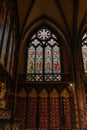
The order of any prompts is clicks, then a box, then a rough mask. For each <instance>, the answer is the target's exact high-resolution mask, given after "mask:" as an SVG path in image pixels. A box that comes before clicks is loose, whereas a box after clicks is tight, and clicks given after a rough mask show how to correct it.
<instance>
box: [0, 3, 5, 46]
mask: <svg viewBox="0 0 87 130" xmlns="http://www.w3.org/2000/svg"><path fill="white" fill-rule="evenodd" d="M5 18H6V5H5V3H4V4H3V7H2V9H1V12H0V45H1V40H2V34H3V29H4V24H5Z"/></svg>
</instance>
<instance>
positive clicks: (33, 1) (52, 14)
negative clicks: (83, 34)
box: [17, 0, 87, 37]
mask: <svg viewBox="0 0 87 130" xmlns="http://www.w3.org/2000/svg"><path fill="white" fill-rule="evenodd" d="M17 7H18V18H19V31H20V34H21V35H22V34H23V32H25V31H26V30H27V28H28V27H29V26H30V25H31V24H32V23H34V21H36V20H38V19H40V18H41V17H43V16H46V17H47V18H49V19H50V20H52V21H53V22H54V23H55V24H56V25H58V26H59V27H60V28H61V29H62V31H63V32H65V33H66V34H69V35H70V36H71V37H72V32H73V30H74V28H77V32H79V29H80V26H81V23H82V20H83V18H84V16H85V15H86V12H87V0H26V1H25V0H17Z"/></svg>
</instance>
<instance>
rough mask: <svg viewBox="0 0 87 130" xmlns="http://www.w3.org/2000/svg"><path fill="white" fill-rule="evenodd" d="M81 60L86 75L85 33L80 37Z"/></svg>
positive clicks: (86, 48) (86, 42) (86, 49)
mask: <svg viewBox="0 0 87 130" xmlns="http://www.w3.org/2000/svg"><path fill="white" fill-rule="evenodd" d="M81 44H82V59H83V68H84V72H85V73H87V33H84V35H83V37H82V43H81Z"/></svg>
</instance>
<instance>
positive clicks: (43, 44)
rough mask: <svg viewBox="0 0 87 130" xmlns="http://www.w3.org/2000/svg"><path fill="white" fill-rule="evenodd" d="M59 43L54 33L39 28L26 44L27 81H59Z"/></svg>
mask: <svg viewBox="0 0 87 130" xmlns="http://www.w3.org/2000/svg"><path fill="white" fill-rule="evenodd" d="M60 53H61V52H60V43H59V40H58V38H57V37H56V35H55V34H53V33H52V32H51V31H50V30H49V29H47V28H41V29H40V30H38V31H37V32H36V34H34V35H33V36H32V38H31V40H30V42H29V44H28V60H27V81H60V80H61V76H60V73H61V63H60Z"/></svg>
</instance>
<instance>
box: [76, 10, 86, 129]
mask: <svg viewBox="0 0 87 130" xmlns="http://www.w3.org/2000/svg"><path fill="white" fill-rule="evenodd" d="M78 47H79V52H80V66H81V69H80V72H81V76H82V79H81V80H82V86H81V87H82V88H81V89H82V95H83V102H84V108H83V110H82V111H81V113H82V116H83V117H82V122H83V124H82V126H83V127H84V128H85V127H86V125H87V12H86V14H85V16H84V18H83V20H82V23H81V26H80V30H79V35H78Z"/></svg>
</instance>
